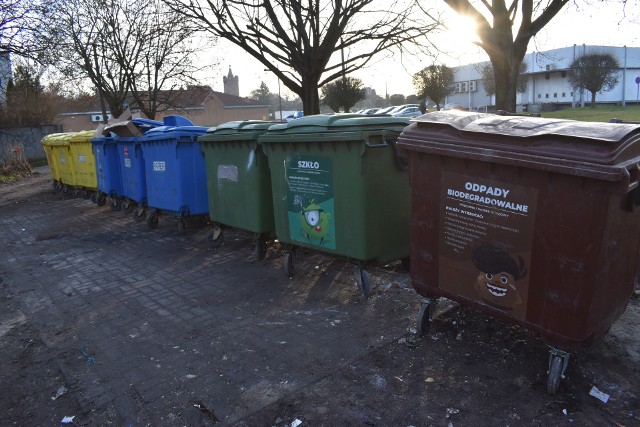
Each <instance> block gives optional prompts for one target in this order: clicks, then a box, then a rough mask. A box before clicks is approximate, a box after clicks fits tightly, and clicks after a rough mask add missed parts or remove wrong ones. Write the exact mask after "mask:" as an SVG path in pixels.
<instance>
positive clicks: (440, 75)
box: [413, 65, 455, 110]
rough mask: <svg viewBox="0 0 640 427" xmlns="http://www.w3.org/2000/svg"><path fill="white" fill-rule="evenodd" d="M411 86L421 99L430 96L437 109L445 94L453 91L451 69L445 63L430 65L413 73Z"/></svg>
mask: <svg viewBox="0 0 640 427" xmlns="http://www.w3.org/2000/svg"><path fill="white" fill-rule="evenodd" d="M413 87H414V88H415V89H416V94H417V95H418V97H420V98H422V99H426V98H427V97H428V98H430V99H431V100H432V101H433V102H435V104H436V108H437V109H438V110H439V109H440V105H442V103H443V102H444V100H445V98H446V97H447V95H449V94H451V93H453V91H454V90H455V87H454V86H453V70H452V69H451V68H449V67H447V66H446V65H430V66H428V67H426V68H423V69H422V70H420V71H418V72H417V73H416V74H414V75H413Z"/></svg>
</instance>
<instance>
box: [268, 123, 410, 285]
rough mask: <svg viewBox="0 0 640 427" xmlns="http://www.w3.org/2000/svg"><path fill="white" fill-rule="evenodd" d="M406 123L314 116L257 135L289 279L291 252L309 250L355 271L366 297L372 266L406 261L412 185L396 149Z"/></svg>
mask: <svg viewBox="0 0 640 427" xmlns="http://www.w3.org/2000/svg"><path fill="white" fill-rule="evenodd" d="M408 124H409V119H407V118H398V117H390V116H377V117H365V116H362V115H356V114H339V115H331V116H329V115H317V116H308V117H302V118H300V119H296V120H293V121H291V122H289V123H286V124H279V125H273V126H271V127H270V128H269V130H268V131H267V132H266V133H265V134H263V135H262V136H260V138H259V142H260V143H261V144H262V145H263V149H264V150H265V152H266V154H267V158H268V159H269V168H270V171H271V186H272V192H273V210H274V218H275V226H276V235H277V237H278V240H279V241H280V242H281V243H283V244H284V245H285V260H284V261H285V262H284V267H285V271H286V272H287V274H288V275H289V276H290V277H291V276H292V275H293V261H294V251H293V250H294V249H295V248H296V247H304V248H308V249H312V250H315V251H319V252H323V253H326V254H330V255H333V256H336V257H339V258H345V259H347V260H348V261H350V262H353V263H355V264H356V265H358V266H359V268H358V272H357V274H356V279H357V283H358V286H359V287H360V290H361V291H362V292H363V293H364V294H365V295H368V294H369V293H370V291H371V276H370V275H369V273H368V272H367V270H366V268H365V267H366V265H367V264H369V263H376V264H386V263H389V262H391V261H395V260H406V259H408V257H409V253H410V248H409V215H410V190H409V178H408V173H407V167H406V163H405V162H403V161H402V159H400V158H398V156H397V153H396V150H395V142H396V139H397V137H398V135H399V134H400V132H402V130H403V129H404V128H405V127H406V126H407V125H408Z"/></svg>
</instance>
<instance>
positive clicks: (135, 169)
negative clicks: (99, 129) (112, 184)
mask: <svg viewBox="0 0 640 427" xmlns="http://www.w3.org/2000/svg"><path fill="white" fill-rule="evenodd" d="M163 125H164V123H163V122H159V121H156V120H149V119H133V120H131V121H130V122H125V123H122V124H116V125H113V126H109V127H107V128H106V129H105V130H107V131H109V132H111V133H112V134H114V135H115V136H114V141H115V144H116V160H117V163H118V167H119V176H120V182H121V184H122V193H121V196H122V207H123V208H125V209H126V211H127V212H133V218H134V219H135V220H136V221H143V220H144V219H145V218H146V214H147V185H146V182H145V173H144V159H143V157H142V147H141V146H140V138H141V136H142V135H144V133H146V132H148V131H149V130H150V129H153V128H156V127H159V126H163ZM131 126H133V127H134V129H132V128H131Z"/></svg>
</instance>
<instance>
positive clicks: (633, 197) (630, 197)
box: [625, 163, 640, 212]
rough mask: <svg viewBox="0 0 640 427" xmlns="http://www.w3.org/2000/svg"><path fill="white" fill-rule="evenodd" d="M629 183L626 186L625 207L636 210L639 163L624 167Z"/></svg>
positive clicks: (639, 192) (638, 205) (639, 205)
mask: <svg viewBox="0 0 640 427" xmlns="http://www.w3.org/2000/svg"><path fill="white" fill-rule="evenodd" d="M625 172H626V174H627V179H628V180H629V185H628V187H627V209H628V210H629V212H636V211H638V210H639V209H640V165H639V164H637V163H636V164H635V165H633V167H631V168H629V169H625Z"/></svg>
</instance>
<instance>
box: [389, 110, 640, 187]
mask: <svg viewBox="0 0 640 427" xmlns="http://www.w3.org/2000/svg"><path fill="white" fill-rule="evenodd" d="M639 140H640V124H629V123H598V122H580V121H575V120H561V119H545V118H541V117H528V116H499V115H494V114H483V113H473V112H467V111H446V112H445V111H439V112H434V113H429V114H425V115H423V116H420V117H418V118H416V119H415V120H414V122H413V124H411V125H410V126H408V127H406V128H405V129H404V131H403V132H402V134H401V135H400V137H399V139H398V143H397V145H398V148H401V149H405V150H410V151H421V152H428V153H432V154H439V155H447V156H452V157H462V158H468V159H475V160H482V161H488V162H493V163H499V164H509V165H515V166H520V167H527V168H532V169H541V170H547V171H555V172H560V173H565V174H571V175H580V176H587V177H591V178H598V179H603V180H607V181H617V180H626V181H629V175H630V174H631V175H632V179H631V181H636V180H637V179H639V178H640V166H638V163H640V144H639V143H638V141H639ZM628 183H629V182H628ZM631 184H632V186H633V187H635V186H636V185H637V183H635V182H634V183H631Z"/></svg>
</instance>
